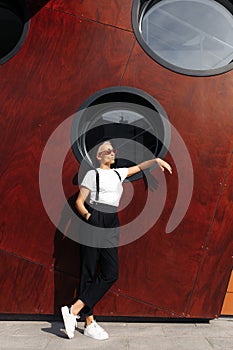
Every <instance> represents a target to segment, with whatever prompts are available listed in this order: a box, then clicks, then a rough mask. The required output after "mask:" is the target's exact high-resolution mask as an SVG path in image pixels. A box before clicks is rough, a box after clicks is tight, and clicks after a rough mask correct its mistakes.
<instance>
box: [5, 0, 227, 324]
mask: <svg viewBox="0 0 233 350" xmlns="http://www.w3.org/2000/svg"><path fill="white" fill-rule="evenodd" d="M131 6H132V1H131V0H125V1H121V0H117V1H114V2H113V5H112V6H109V1H105V0H98V1H94V2H93V1H92V0H90V1H85V2H83V1H77V0H69V1H68V0H51V1H48V2H47V3H46V4H45V6H44V7H41V9H40V11H35V14H34V16H33V17H32V18H31V25H30V31H29V34H28V36H27V38H26V41H25V44H24V46H23V47H22V49H21V50H20V51H19V53H18V54H17V55H16V56H14V57H13V58H12V59H11V60H9V61H8V62H7V63H5V64H4V65H3V66H2V67H1V69H0V86H1V97H0V99H1V110H0V117H1V119H0V120H1V129H0V132H1V165H0V169H1V207H2V212H1V227H0V228H1V251H0V260H1V276H2V278H1V291H2V293H1V296H0V312H1V313H31V314H53V313H57V312H58V308H59V306H61V305H63V304H64V303H67V301H69V300H72V299H73V297H75V295H76V294H75V293H76V289H77V286H78V281H79V246H78V244H75V243H74V242H73V241H71V240H69V239H68V238H64V237H63V236H62V234H61V233H60V232H59V231H58V230H56V227H54V225H53V224H52V223H51V222H50V220H49V218H48V216H47V214H46V212H45V210H44V207H43V204H42V201H41V197H40V191H39V175H38V173H39V165H40V159H41V156H42V152H43V149H44V147H45V145H46V142H47V140H48V138H49V136H50V135H51V133H52V132H53V131H54V130H55V129H56V127H57V126H58V125H59V124H60V123H61V122H62V121H64V120H65V119H66V118H68V117H69V116H71V115H72V114H73V113H75V112H76V111H77V110H78V108H79V106H80V105H81V104H82V103H83V101H84V100H86V99H87V98H88V97H89V96H91V95H92V94H94V93H95V92H97V91H98V90H101V89H104V88H107V87H111V86H121V85H122V86H131V87H135V88H139V89H142V90H144V91H145V92H147V93H149V94H150V95H151V96H153V97H154V98H155V99H156V100H157V101H158V102H159V103H160V104H161V105H162V106H163V108H164V109H165V110H166V113H167V115H168V117H169V120H170V121H171V123H172V124H173V125H174V126H175V128H176V129H177V130H178V132H179V133H180V135H181V137H182V138H183V140H184V142H185V144H186V147H187V148H188V150H189V153H190V156H191V159H192V163H193V168H194V191H193V196H192V200H191V203H190V206H189V209H188V211H187V213H186V215H185V217H184V219H183V221H182V222H181V223H180V225H179V226H178V227H177V228H176V229H175V230H174V231H173V232H172V233H170V234H166V233H165V227H166V224H167V220H168V218H169V216H170V214H171V212H172V208H173V207H174V203H175V200H176V196H177V179H176V171H175V169H174V174H173V176H172V177H171V176H169V175H168V176H167V178H166V180H167V187H168V196H167V199H166V204H165V208H164V210H163V212H162V214H161V216H160V218H159V220H158V221H157V222H156V224H155V225H154V226H153V227H152V228H151V229H150V231H149V232H147V233H146V234H145V235H144V236H143V237H141V238H140V239H138V240H137V241H135V242H133V243H131V244H128V245H126V246H123V247H121V248H120V250H119V255H120V278H119V280H118V281H117V283H116V284H115V285H114V286H113V288H112V289H111V290H110V291H109V293H108V294H107V295H106V296H105V297H104V299H103V300H102V301H101V302H100V303H99V304H98V307H97V308H96V313H97V314H99V315H122V316H156V317H203V318H211V317H215V316H217V315H219V314H220V312H221V308H222V304H223V300H224V297H225V293H226V290H227V285H228V281H229V276H230V273H231V270H232V251H233V250H232V248H233V245H232V227H233V219H232V212H233V190H232V189H233V180H232V179H233V161H232V149H233V138H232V131H233V128H232V115H233V104H232V95H233V84H232V79H233V72H228V73H225V74H222V75H218V76H212V77H191V76H184V75H181V74H177V73H175V72H172V71H170V70H168V69H166V68H164V67H162V66H160V65H159V64H157V63H156V62H154V61H153V60H152V59H151V58H150V57H148V56H147V54H146V53H145V52H144V51H143V50H142V48H141V47H140V46H139V44H138V43H137V41H136V39H135V36H134V34H133V31H132V27H131ZM61 147H62V145H61ZM167 160H168V161H169V162H171V164H172V165H173V167H174V168H175V165H174V164H173V161H172V159H171V157H170V156H169V155H168V156H167ZM77 168H78V164H77V161H76V159H75V157H74V155H73V153H72V151H71V150H70V152H69V153H68V154H67V157H66V160H65V163H64V167H63V185H64V190H65V193H66V196H67V199H69V201H70V203H71V205H73V203H74V200H75V198H76V193H77V186H76V185H75V184H74V183H73V182H72V180H73V177H74V176H75V174H76V173H77ZM55 172H56V169H54V173H55ZM54 173H51V174H48V176H50V177H51V181H53V176H54V175H53V174H54ZM174 184H175V185H174ZM125 186H126V187H127V184H125ZM133 186H134V189H135V191H136V193H138V194H139V196H140V195H141V196H143V195H144V184H143V181H141V180H138V181H135V182H134V183H133ZM126 190H127V189H126ZM54 200H55V199H54ZM51 205H53V202H52V201H51ZM139 205H140V203H138V202H135V203H134V205H133V206H129V208H128V213H126V211H123V212H122V214H121V217H120V219H121V221H122V222H124V221H126V220H128V217H129V216H130V215H131V214H132V213H131V211H134V210H137V207H138V206H139ZM67 298H68V300H67Z"/></svg>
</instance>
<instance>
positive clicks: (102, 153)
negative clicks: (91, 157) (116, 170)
mask: <svg viewBox="0 0 233 350" xmlns="http://www.w3.org/2000/svg"><path fill="white" fill-rule="evenodd" d="M111 153H114V154H116V153H117V150H116V149H115V148H112V149H110V148H109V149H107V150H106V151H102V152H99V156H109V155H110V154H111Z"/></svg>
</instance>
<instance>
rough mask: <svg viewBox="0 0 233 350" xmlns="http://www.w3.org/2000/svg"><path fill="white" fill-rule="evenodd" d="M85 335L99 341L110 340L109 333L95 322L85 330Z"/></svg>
mask: <svg viewBox="0 0 233 350" xmlns="http://www.w3.org/2000/svg"><path fill="white" fill-rule="evenodd" d="M84 335H86V336H87V337H91V338H93V339H97V340H106V339H108V338H109V335H108V333H107V332H106V331H105V330H104V329H103V328H102V327H100V326H99V325H98V323H97V322H96V321H95V320H93V321H92V322H91V324H90V325H89V326H86V327H85V328H84Z"/></svg>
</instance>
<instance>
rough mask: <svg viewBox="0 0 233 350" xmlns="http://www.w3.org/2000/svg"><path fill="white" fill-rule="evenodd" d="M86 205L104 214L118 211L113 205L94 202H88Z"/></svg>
mask: <svg viewBox="0 0 233 350" xmlns="http://www.w3.org/2000/svg"><path fill="white" fill-rule="evenodd" d="M88 205H89V206H90V207H91V208H93V209H95V210H98V211H103V212H105V213H117V211H118V207H116V206H115V205H109V204H105V203H99V202H94V201H90V202H89V203H88Z"/></svg>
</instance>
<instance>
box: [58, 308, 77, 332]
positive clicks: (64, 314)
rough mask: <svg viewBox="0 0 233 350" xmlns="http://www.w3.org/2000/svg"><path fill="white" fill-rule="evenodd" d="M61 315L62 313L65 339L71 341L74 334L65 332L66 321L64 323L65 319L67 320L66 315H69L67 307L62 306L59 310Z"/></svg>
mask: <svg viewBox="0 0 233 350" xmlns="http://www.w3.org/2000/svg"><path fill="white" fill-rule="evenodd" d="M61 313H62V318H63V322H64V326H65V331H66V334H67V337H68V338H69V339H72V338H74V333H72V332H69V331H67V321H66V319H67V315H69V310H68V307H67V306H63V307H62V308H61Z"/></svg>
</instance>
